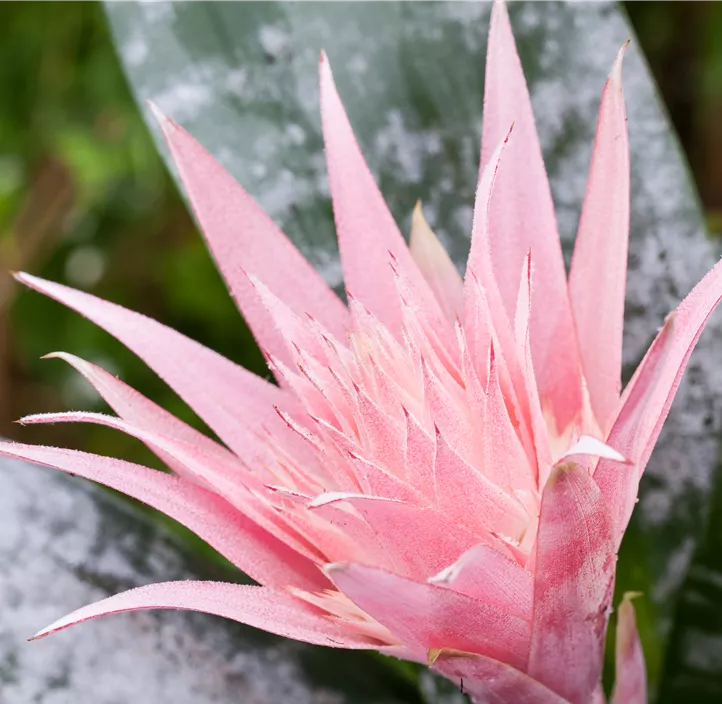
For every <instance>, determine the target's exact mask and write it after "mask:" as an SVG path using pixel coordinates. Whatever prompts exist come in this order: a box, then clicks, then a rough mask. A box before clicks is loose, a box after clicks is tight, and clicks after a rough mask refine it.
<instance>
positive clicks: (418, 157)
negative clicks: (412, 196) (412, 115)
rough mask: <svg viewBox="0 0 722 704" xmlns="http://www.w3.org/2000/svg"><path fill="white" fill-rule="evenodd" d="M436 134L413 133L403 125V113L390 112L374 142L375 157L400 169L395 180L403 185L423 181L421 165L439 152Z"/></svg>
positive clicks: (397, 111)
mask: <svg viewBox="0 0 722 704" xmlns="http://www.w3.org/2000/svg"><path fill="white" fill-rule="evenodd" d="M441 147H442V144H441V137H440V136H439V134H438V132H413V131H411V130H408V129H407V128H406V126H405V125H404V116H403V113H402V112H401V111H400V110H398V109H395V110H391V111H389V113H388V115H387V118H386V125H385V126H384V127H383V128H381V129H380V130H379V131H378V132H377V134H376V139H375V141H374V149H375V152H376V154H378V155H380V157H381V158H382V159H383V160H384V161H387V162H388V161H391V162H392V163H395V164H396V165H397V166H398V167H399V168H398V171H397V172H396V174H395V176H396V177H397V178H398V179H399V180H401V181H405V182H406V183H419V182H420V181H421V180H422V179H423V177H424V161H425V159H426V157H427V156H433V155H435V154H439V153H440V152H441Z"/></svg>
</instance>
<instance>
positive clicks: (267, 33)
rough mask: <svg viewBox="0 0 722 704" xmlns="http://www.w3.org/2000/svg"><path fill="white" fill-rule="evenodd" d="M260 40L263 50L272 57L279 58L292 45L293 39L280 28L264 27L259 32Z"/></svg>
mask: <svg viewBox="0 0 722 704" xmlns="http://www.w3.org/2000/svg"><path fill="white" fill-rule="evenodd" d="M258 39H259V40H260V42H261V46H262V47H263V50H264V51H265V52H266V53H267V54H269V55H271V56H278V55H279V54H281V53H283V51H284V50H285V49H286V48H287V47H288V46H289V45H290V43H291V38H290V37H289V36H288V34H287V33H286V32H285V31H284V30H282V29H281V28H280V27H276V26H274V25H264V26H263V27H261V29H260V30H258Z"/></svg>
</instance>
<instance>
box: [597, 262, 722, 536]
mask: <svg viewBox="0 0 722 704" xmlns="http://www.w3.org/2000/svg"><path fill="white" fill-rule="evenodd" d="M720 300H722V262H718V263H717V264H716V265H715V267H714V268H713V269H712V270H711V271H710V272H709V273H708V274H707V275H706V276H705V277H704V278H703V279H702V281H700V282H699V283H698V284H697V286H695V287H694V289H692V291H691V292H690V293H689V295H688V296H687V297H686V298H685V299H684V300H683V301H682V303H680V304H679V306H678V307H677V309H676V310H675V311H674V312H673V313H671V314H670V315H669V316H668V318H667V321H666V322H665V324H664V326H663V327H662V329H661V330H660V332H659V334H658V335H657V337H656V338H655V340H654V342H653V343H652V346H651V347H650V348H649V350H648V351H647V354H646V355H645V356H644V359H643V360H642V362H641V364H640V365H639V367H638V368H637V370H636V372H635V373H634V376H633V377H632V380H631V381H630V382H629V384H628V385H627V388H626V389H625V390H624V393H623V395H622V404H623V405H622V408H621V411H620V412H619V415H618V416H617V419H616V420H615V421H614V424H613V426H612V429H611V431H610V433H609V437H608V439H607V444H609V445H611V446H612V447H614V448H615V449H616V450H618V451H619V452H621V453H622V454H623V455H624V456H625V457H627V458H628V459H629V460H631V461H632V462H633V463H634V465H635V466H634V467H629V468H627V467H620V466H619V464H618V463H616V462H613V461H610V460H605V459H601V460H600V461H599V463H598V464H597V467H596V469H595V471H594V481H595V482H596V483H597V485H598V486H599V488H600V489H601V491H602V493H603V494H604V497H605V499H606V501H607V503H608V504H609V507H610V510H611V512H612V515H613V516H614V522H615V525H616V529H617V543H618V544H619V542H621V539H622V535H623V534H624V530H625V529H626V527H627V524H628V523H629V518H630V516H631V515H632V510H633V509H634V504H635V501H636V498H637V489H638V487H639V480H640V478H641V476H642V472H643V471H644V468H645V466H646V464H647V461H648V460H649V456H650V455H651V453H652V449H653V448H654V444H655V443H656V441H657V438H658V437H659V433H660V431H661V429H662V425H663V423H664V421H665V419H666V418H667V414H668V413H669V409H670V406H671V405H672V401H673V400H674V396H675V394H676V393H677V388H678V386H679V383H680V381H681V379H682V374H683V373H684V370H685V368H686V366H687V362H688V361H689V357H690V355H691V354H692V350H693V349H694V346H695V345H696V344H697V340H698V339H699V336H700V335H701V334H702V330H703V329H704V327H705V325H706V324H707V320H708V319H709V317H710V315H711V314H712V312H713V311H714V309H715V308H716V307H717V305H718V303H719V302H720Z"/></svg>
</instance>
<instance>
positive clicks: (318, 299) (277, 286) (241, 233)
mask: <svg viewBox="0 0 722 704" xmlns="http://www.w3.org/2000/svg"><path fill="white" fill-rule="evenodd" d="M153 108H154V112H155V113H156V117H157V118H158V122H159V124H160V126H161V128H162V129H163V134H164V135H165V138H166V142H167V143H168V147H169V148H170V152H171V155H172V156H173V161H174V162H175V164H176V166H177V168H178V173H179V174H180V177H181V179H182V181H183V185H184V186H185V189H186V192H187V194H188V197H189V198H190V201H191V205H192V206H193V210H194V212H195V214H196V217H197V218H198V222H199V223H200V225H201V229H202V230H203V233H204V235H205V237H206V241H207V242H208V246H209V247H210V249H211V252H212V253H213V256H214V258H215V260H216V263H217V264H218V267H219V269H220V270H221V272H222V273H223V276H224V277H225V279H226V282H227V283H228V286H229V288H230V290H231V293H232V294H233V297H234V298H235V300H236V303H237V304H238V306H239V308H240V309H241V311H242V313H243V316H244V317H245V319H246V321H247V322H248V324H249V326H250V327H251V330H252V331H253V334H254V336H255V338H256V340H258V342H259V344H260V345H261V347H262V348H263V349H266V350H268V351H269V352H271V353H273V354H275V355H277V356H279V357H281V358H282V359H288V357H287V356H286V355H287V352H286V345H285V344H284V341H283V337H282V335H280V334H279V332H278V330H277V329H276V326H275V325H274V321H273V317H272V316H271V315H270V314H269V312H268V311H267V310H266V308H265V307H264V306H263V305H262V303H261V302H260V300H259V299H258V295H257V293H256V291H255V290H254V288H253V286H252V285H251V283H250V282H249V280H248V278H247V276H246V273H248V274H251V275H253V276H255V277H257V278H258V279H260V280H261V281H263V283H264V284H265V285H266V286H268V287H269V288H270V289H271V290H272V291H273V292H274V293H276V295H277V296H279V297H280V298H282V299H283V300H284V301H285V302H286V303H287V304H288V305H289V306H290V307H291V308H292V309H293V310H294V311H296V312H297V313H299V314H303V313H309V314H311V315H313V316H314V317H315V318H316V319H318V320H319V321H321V322H322V323H323V324H324V325H325V326H326V327H327V328H328V329H329V330H331V331H332V332H333V334H334V335H336V336H338V337H339V338H340V339H344V338H343V336H344V335H345V330H346V327H347V323H348V312H347V310H346V308H345V306H344V305H343V303H342V302H341V300H340V299H339V298H338V296H336V294H335V293H334V292H333V291H332V290H331V289H330V288H329V287H328V286H327V285H326V283H325V282H324V281H323V279H322V278H321V277H320V276H319V275H318V273H317V272H316V271H315V270H314V269H313V267H312V266H311V265H310V264H309V263H308V262H307V261H306V259H305V258H304V257H303V255H302V254H301V253H300V252H299V251H298V250H297V249H296V247H295V246H294V245H293V243H292V242H291V241H290V240H289V239H288V238H287V237H286V236H285V235H284V234H283V233H282V232H281V230H280V229H279V228H278V227H277V226H276V224H275V223H274V222H273V221H272V220H271V218H270V217H268V215H266V213H265V212H263V210H261V208H260V207H259V206H258V204H257V203H256V202H255V201H254V200H253V198H251V196H249V195H248V193H246V191H245V190H244V189H243V188H241V186H240V185H239V184H238V183H237V182H236V181H235V179H234V178H233V177H232V176H231V175H230V174H229V173H228V172H227V171H226V170H225V169H224V168H223V167H222V166H221V165H220V164H219V163H218V162H217V161H216V160H215V159H214V158H213V157H212V156H211V155H210V154H209V153H208V152H207V151H206V150H205V149H204V148H203V147H202V146H201V145H200V144H198V142H196V140H195V139H193V137H191V136H190V135H189V134H188V133H187V132H186V131H185V130H184V129H183V128H182V127H179V126H178V125H176V124H175V123H174V122H173V121H172V120H170V119H169V118H167V117H166V116H165V115H163V114H162V113H161V112H160V111H159V110H158V108H156V107H155V106H153Z"/></svg>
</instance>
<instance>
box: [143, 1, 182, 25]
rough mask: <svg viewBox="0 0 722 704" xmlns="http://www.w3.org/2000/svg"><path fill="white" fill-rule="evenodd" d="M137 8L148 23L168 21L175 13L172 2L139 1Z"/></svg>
mask: <svg viewBox="0 0 722 704" xmlns="http://www.w3.org/2000/svg"><path fill="white" fill-rule="evenodd" d="M138 9H139V10H140V11H141V12H142V13H143V19H144V21H145V22H146V23H147V24H149V25H154V24H161V23H163V24H165V23H166V22H170V21H172V17H173V15H174V14H175V8H174V7H173V3H172V2H139V3H138Z"/></svg>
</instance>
